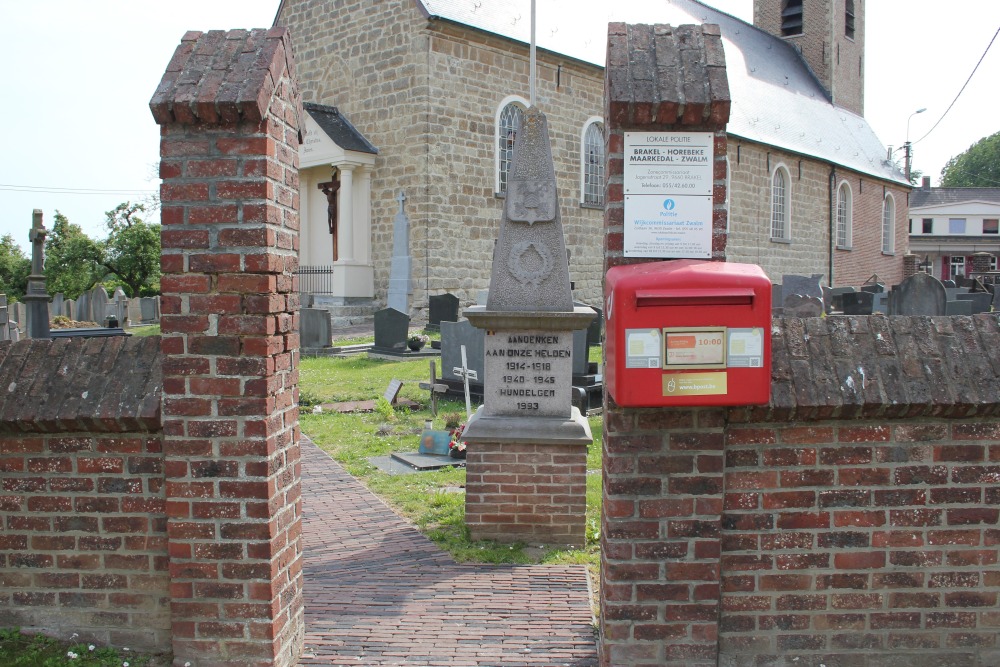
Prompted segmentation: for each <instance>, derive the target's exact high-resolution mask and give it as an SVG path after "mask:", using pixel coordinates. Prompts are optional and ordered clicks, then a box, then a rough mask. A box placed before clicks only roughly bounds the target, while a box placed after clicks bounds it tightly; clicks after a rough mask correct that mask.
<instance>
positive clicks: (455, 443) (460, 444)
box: [448, 424, 465, 459]
mask: <svg viewBox="0 0 1000 667" xmlns="http://www.w3.org/2000/svg"><path fill="white" fill-rule="evenodd" d="M463 431H465V424H459V425H458V426H457V427H455V428H454V429H453V430H452V432H451V442H449V443H448V456H450V457H451V458H453V459H464V458H465V441H464V440H462V432H463Z"/></svg>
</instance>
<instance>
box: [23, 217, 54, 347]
mask: <svg viewBox="0 0 1000 667" xmlns="http://www.w3.org/2000/svg"><path fill="white" fill-rule="evenodd" d="M31 218H32V219H31V231H30V232H28V240H30V241H31V275H29V276H28V288H27V290H26V291H25V295H24V305H25V307H26V315H27V319H28V322H27V324H28V327H27V333H28V337H29V338H49V337H50V335H49V294H48V292H47V291H46V289H45V236H46V235H47V234H48V231H47V230H46V229H45V225H43V224H42V212H41V211H40V210H39V209H37V208H36V209H35V210H34V212H33V213H32V216H31Z"/></svg>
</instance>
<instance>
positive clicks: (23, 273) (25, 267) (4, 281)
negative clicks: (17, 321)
mask: <svg viewBox="0 0 1000 667" xmlns="http://www.w3.org/2000/svg"><path fill="white" fill-rule="evenodd" d="M30 273H31V260H30V259H29V258H28V257H27V256H26V255H25V254H24V251H23V250H21V246H19V245H18V244H17V242H16V241H15V240H14V237H13V236H11V235H10V234H4V236H3V238H0V293H3V294H6V295H7V297H8V298H12V299H18V300H20V299H22V298H24V293H25V291H27V289H28V274H30Z"/></svg>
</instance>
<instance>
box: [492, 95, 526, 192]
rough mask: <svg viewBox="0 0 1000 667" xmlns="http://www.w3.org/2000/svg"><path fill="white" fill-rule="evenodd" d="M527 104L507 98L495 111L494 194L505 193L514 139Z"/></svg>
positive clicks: (517, 98)
mask: <svg viewBox="0 0 1000 667" xmlns="http://www.w3.org/2000/svg"><path fill="white" fill-rule="evenodd" d="M527 107H528V105H527V103H526V102H525V101H524V100H523V99H521V98H519V97H508V98H507V99H505V100H504V101H503V102H502V103H501V104H500V107H499V109H498V110H497V117H496V147H497V158H496V173H497V177H496V192H497V194H505V193H506V192H507V177H508V175H509V174H510V165H511V162H512V161H513V160H514V139H515V138H516V137H517V133H518V131H520V129H521V123H522V121H523V120H524V110H525V109H527Z"/></svg>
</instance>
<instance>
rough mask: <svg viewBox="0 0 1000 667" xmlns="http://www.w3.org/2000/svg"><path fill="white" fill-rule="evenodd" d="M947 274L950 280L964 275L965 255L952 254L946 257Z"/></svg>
mask: <svg viewBox="0 0 1000 667" xmlns="http://www.w3.org/2000/svg"><path fill="white" fill-rule="evenodd" d="M948 275H949V276H950V277H951V280H954V279H955V278H958V277H962V278H964V277H965V255H952V256H951V257H949V258H948Z"/></svg>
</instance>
